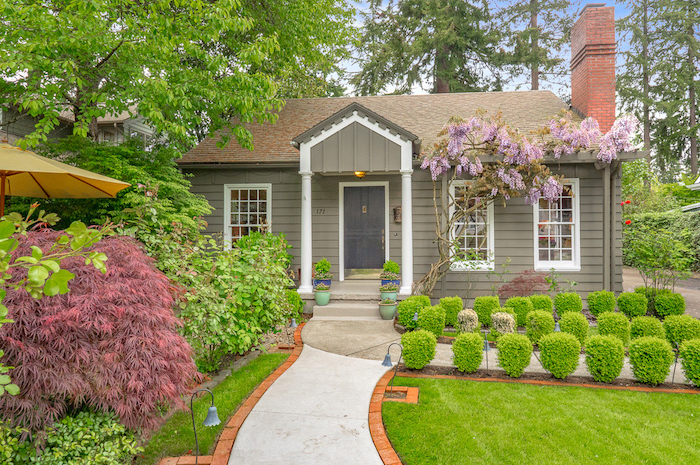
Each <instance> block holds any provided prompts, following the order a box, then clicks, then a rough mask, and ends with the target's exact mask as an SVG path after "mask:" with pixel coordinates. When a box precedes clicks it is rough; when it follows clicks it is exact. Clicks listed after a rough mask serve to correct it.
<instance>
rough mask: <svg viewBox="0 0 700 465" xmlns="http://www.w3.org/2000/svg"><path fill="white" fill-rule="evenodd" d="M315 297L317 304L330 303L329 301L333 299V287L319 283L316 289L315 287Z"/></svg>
mask: <svg viewBox="0 0 700 465" xmlns="http://www.w3.org/2000/svg"><path fill="white" fill-rule="evenodd" d="M314 298H315V299H316V305H320V306H324V305H328V302H330V300H331V287H330V286H328V285H326V284H323V283H318V284H317V285H316V289H314Z"/></svg>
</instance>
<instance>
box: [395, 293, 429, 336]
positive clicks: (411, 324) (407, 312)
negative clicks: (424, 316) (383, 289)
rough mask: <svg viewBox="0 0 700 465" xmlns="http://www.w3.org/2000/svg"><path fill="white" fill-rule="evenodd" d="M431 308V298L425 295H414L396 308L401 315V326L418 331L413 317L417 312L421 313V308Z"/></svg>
mask: <svg viewBox="0 0 700 465" xmlns="http://www.w3.org/2000/svg"><path fill="white" fill-rule="evenodd" d="M426 300H427V303H426ZM429 306H430V298H429V297H428V296H425V295H412V296H411V297H408V298H407V299H405V300H402V301H401V302H399V305H398V306H397V307H396V312H397V313H398V315H399V324H400V325H402V326H405V327H406V329H416V326H417V325H416V322H415V321H413V315H415V314H416V312H418V313H420V309H421V308H423V307H429Z"/></svg>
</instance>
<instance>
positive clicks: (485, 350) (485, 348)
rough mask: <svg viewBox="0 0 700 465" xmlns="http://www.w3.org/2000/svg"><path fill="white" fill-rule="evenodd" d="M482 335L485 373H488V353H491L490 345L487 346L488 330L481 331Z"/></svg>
mask: <svg viewBox="0 0 700 465" xmlns="http://www.w3.org/2000/svg"><path fill="white" fill-rule="evenodd" d="M482 331H483V333H484V352H486V371H489V352H491V345H490V344H489V337H488V330H486V329H482Z"/></svg>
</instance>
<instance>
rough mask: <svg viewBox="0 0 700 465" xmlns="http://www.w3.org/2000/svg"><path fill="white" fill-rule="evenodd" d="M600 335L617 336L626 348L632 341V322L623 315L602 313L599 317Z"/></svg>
mask: <svg viewBox="0 0 700 465" xmlns="http://www.w3.org/2000/svg"><path fill="white" fill-rule="evenodd" d="M598 334H600V335H601V336H615V337H617V338H618V339H620V342H622V344H623V345H624V346H625V347H626V346H627V343H629V341H630V322H629V320H628V319H627V317H626V316H625V315H623V314H622V313H616V312H605V313H601V314H600V315H598Z"/></svg>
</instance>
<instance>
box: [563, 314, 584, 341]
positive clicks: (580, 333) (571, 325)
mask: <svg viewBox="0 0 700 465" xmlns="http://www.w3.org/2000/svg"><path fill="white" fill-rule="evenodd" d="M588 326H589V325H588V318H586V317H585V315H584V314H583V313H573V312H569V313H565V314H564V316H563V317H561V319H560V320H559V327H560V328H561V330H562V331H563V332H565V333H569V334H573V335H574V336H576V339H578V342H579V343H580V344H581V345H582V346H584V345H586V338H587V337H588Z"/></svg>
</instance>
